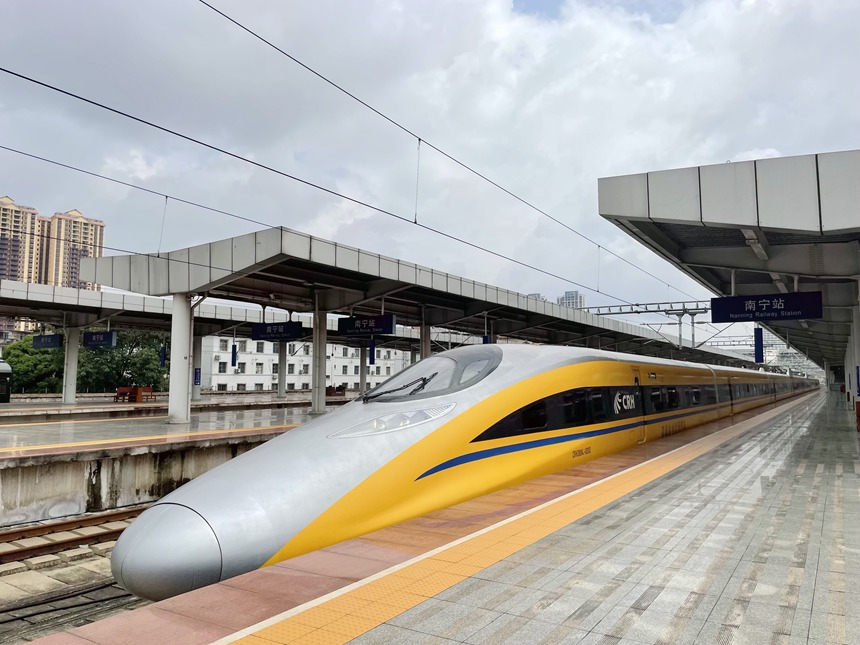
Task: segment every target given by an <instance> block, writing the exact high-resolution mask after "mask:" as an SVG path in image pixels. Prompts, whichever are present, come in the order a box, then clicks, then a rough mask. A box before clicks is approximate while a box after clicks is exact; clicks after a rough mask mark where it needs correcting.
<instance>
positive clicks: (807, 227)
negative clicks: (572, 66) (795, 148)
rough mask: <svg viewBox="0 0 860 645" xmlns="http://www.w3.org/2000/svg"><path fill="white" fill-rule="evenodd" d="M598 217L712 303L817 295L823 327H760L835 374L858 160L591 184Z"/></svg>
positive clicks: (846, 325) (857, 215) (843, 332)
mask: <svg viewBox="0 0 860 645" xmlns="http://www.w3.org/2000/svg"><path fill="white" fill-rule="evenodd" d="M598 195H599V210H600V214H601V215H602V216H603V217H604V218H606V219H608V220H609V221H611V222H613V223H614V224H616V225H617V226H619V227H620V228H621V229H622V230H623V231H625V232H626V233H628V234H629V235H630V236H631V237H633V238H635V239H637V240H638V241H639V242H641V243H642V244H644V245H645V246H647V247H648V248H650V249H651V250H652V251H654V252H655V253H657V254H658V255H660V256H661V257H663V258H665V259H666V260H668V261H669V262H671V263H672V264H674V265H675V266H677V267H678V268H680V269H681V270H682V271H684V273H686V274H687V275H689V276H690V277H691V278H693V279H694V280H696V282H698V283H699V284H701V285H703V286H705V287H707V288H708V289H709V290H710V291H711V292H712V293H714V294H715V295H716V296H730V295H738V296H744V295H759V294H773V295H774V296H776V295H778V294H781V293H788V292H793V291H820V292H821V293H822V301H823V307H824V317H823V319H821V320H785V321H782V320H780V321H775V322H767V323H766V324H765V327H767V328H768V329H769V330H770V331H771V332H773V333H774V334H776V335H777V336H780V337H781V338H783V339H785V340H786V341H787V343H788V344H789V345H790V346H791V347H794V348H795V349H797V350H798V351H800V352H801V353H803V354H805V355H806V356H808V357H809V359H810V360H812V361H814V362H815V363H817V364H818V365H820V366H822V367H823V366H824V364H825V362H828V363H829V364H830V365H841V364H842V363H843V361H844V357H845V353H846V347H847V344H848V340H849V336H850V334H851V322H852V310H853V308H856V307H857V305H858V282H857V279H858V277H860V266H858V263H860V150H852V151H846V152H832V153H825V154H810V155H803V156H797V157H783V158H773V159H761V160H757V161H743V162H737V163H724V164H718V165H712V166H696V167H691V168H680V169H675V170H661V171H656V172H644V173H639V174H634V175H624V176H619V177H607V178H602V179H600V180H598Z"/></svg>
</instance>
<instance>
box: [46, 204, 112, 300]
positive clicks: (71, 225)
mask: <svg viewBox="0 0 860 645" xmlns="http://www.w3.org/2000/svg"><path fill="white" fill-rule="evenodd" d="M49 231H50V232H49V235H48V238H49V239H48V252H47V254H46V256H47V257H46V263H45V264H46V271H45V277H44V280H43V282H44V283H45V284H49V285H52V286H56V287H73V288H75V289H97V286H96V285H95V284H93V283H92V282H81V281H80V279H79V278H80V274H81V258H87V257H89V258H100V257H101V256H102V254H103V253H104V236H105V232H104V231H105V223H104V222H102V221H100V220H97V219H88V218H86V217H84V216H83V214H82V213H81V212H80V211H78V210H75V209H73V210H70V211H68V212H66V213H56V214H55V215H54V216H53V217H52V218H51V220H50V228H49Z"/></svg>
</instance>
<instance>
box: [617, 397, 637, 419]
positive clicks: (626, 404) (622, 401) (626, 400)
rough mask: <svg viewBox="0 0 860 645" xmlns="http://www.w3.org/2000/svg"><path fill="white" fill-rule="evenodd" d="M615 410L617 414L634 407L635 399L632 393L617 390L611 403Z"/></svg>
mask: <svg viewBox="0 0 860 645" xmlns="http://www.w3.org/2000/svg"><path fill="white" fill-rule="evenodd" d="M612 407H613V409H614V410H615V414H618V413H619V412H621V411H622V410H632V409H633V408H635V407H636V399H635V398H634V397H633V395H632V394H622V393H621V392H618V393H617V394H616V395H615V402H614V403H613V405H612Z"/></svg>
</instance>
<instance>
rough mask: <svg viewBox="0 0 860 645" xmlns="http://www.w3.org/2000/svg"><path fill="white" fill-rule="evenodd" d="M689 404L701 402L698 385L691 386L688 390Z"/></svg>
mask: <svg viewBox="0 0 860 645" xmlns="http://www.w3.org/2000/svg"><path fill="white" fill-rule="evenodd" d="M689 395H690V405H699V403H701V402H702V397H701V394H700V392H699V388H698V387H691V388H690V391H689Z"/></svg>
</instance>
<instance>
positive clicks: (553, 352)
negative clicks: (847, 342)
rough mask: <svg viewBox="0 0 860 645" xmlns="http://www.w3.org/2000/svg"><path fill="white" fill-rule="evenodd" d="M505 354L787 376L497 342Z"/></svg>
mask: <svg viewBox="0 0 860 645" xmlns="http://www.w3.org/2000/svg"><path fill="white" fill-rule="evenodd" d="M496 346H497V347H499V348H501V349H502V351H503V352H504V353H505V354H506V355H517V354H519V355H526V356H530V357H542V358H546V359H551V358H554V359H560V358H562V357H570V359H571V360H580V361H587V360H595V361H623V362H630V363H639V364H642V365H664V366H676V367H689V368H693V369H702V368H705V367H706V368H709V369H711V370H713V371H714V372H717V373H721V374H745V375H751V374H767V375H768V376H772V377H775V378H788V375H786V374H778V373H776V372H763V371H758V370H746V369H740V368H736V367H725V366H722V365H710V364H706V363H693V362H690V361H675V360H670V359H667V358H656V357H654V356H641V355H639V354H625V353H622V352H611V351H607V350H601V349H589V348H585V347H566V346H563V345H528V344H519V343H512V344H504V343H503V344H499V345H496Z"/></svg>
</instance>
